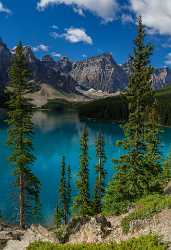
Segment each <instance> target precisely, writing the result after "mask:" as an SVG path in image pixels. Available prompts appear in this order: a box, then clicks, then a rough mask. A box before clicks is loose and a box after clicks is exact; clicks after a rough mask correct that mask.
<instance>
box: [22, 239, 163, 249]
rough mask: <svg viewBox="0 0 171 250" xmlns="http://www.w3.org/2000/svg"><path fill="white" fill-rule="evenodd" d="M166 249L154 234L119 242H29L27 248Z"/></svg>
mask: <svg viewBox="0 0 171 250" xmlns="http://www.w3.org/2000/svg"><path fill="white" fill-rule="evenodd" d="M83 249H84V250H167V249H168V246H167V245H166V244H164V243H161V241H160V240H159V238H158V237H157V236H154V235H148V236H141V237H140V238H138V239H131V240H128V241H125V242H121V243H120V244H117V243H112V244H75V245H69V244H66V245H60V244H58V245H57V244H52V243H49V242H36V243H33V244H31V245H30V246H29V247H28V248H27V250H83Z"/></svg>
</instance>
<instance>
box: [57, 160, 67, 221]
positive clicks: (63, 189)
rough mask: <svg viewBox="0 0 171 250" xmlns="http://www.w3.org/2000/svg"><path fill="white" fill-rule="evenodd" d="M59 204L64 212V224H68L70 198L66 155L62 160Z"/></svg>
mask: <svg viewBox="0 0 171 250" xmlns="http://www.w3.org/2000/svg"><path fill="white" fill-rule="evenodd" d="M59 204H60V209H61V212H62V213H61V214H62V220H63V222H64V224H67V211H68V200H67V180H66V164H65V157H64V156H63V157H62V161H61V176H60V183H59Z"/></svg>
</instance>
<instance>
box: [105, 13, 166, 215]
mask: <svg viewBox="0 0 171 250" xmlns="http://www.w3.org/2000/svg"><path fill="white" fill-rule="evenodd" d="M137 21H138V22H137V23H138V25H137V37H136V39H135V48H134V52H133V56H132V57H131V58H130V76H129V85H128V89H127V91H126V92H125V95H124V96H125V98H126V99H127V102H128V109H129V117H128V121H127V123H126V124H125V125H124V127H123V128H124V133H125V138H124V140H122V141H120V142H118V146H122V147H123V149H124V150H125V154H123V155H122V156H121V157H120V159H119V160H114V162H115V163H116V164H117V168H116V170H117V174H116V176H115V177H114V178H113V180H112V182H111V184H110V185H109V187H108V190H107V192H106V195H105V199H104V210H106V211H107V210H111V209H113V211H114V210H115V212H119V210H122V208H123V210H124V209H125V208H126V207H127V206H128V204H129V202H132V201H134V200H135V199H138V198H140V197H142V196H143V195H146V194H148V193H150V192H156V191H158V190H159V189H160V183H159V176H160V173H161V167H160V164H159V152H158V142H159V141H158V132H159V130H158V124H157V123H158V119H156V115H154V114H153V112H154V113H155V107H156V102H155V98H154V93H153V89H152V86H151V75H152V73H153V68H152V67H151V66H150V56H151V54H152V51H153V48H152V46H151V45H149V44H145V27H144V26H143V24H142V18H141V17H139V18H138V20H137ZM151 107H152V108H151ZM152 118H153V119H152ZM149 177H150V178H149Z"/></svg>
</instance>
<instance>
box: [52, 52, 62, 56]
mask: <svg viewBox="0 0 171 250" xmlns="http://www.w3.org/2000/svg"><path fill="white" fill-rule="evenodd" d="M51 55H52V56H54V57H61V56H62V55H61V54H60V53H58V52H52V53H51Z"/></svg>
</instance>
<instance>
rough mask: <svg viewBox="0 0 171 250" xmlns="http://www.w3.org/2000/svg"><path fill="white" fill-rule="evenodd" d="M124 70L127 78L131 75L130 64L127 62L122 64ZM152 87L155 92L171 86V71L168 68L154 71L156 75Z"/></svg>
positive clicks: (152, 78)
mask: <svg viewBox="0 0 171 250" xmlns="http://www.w3.org/2000/svg"><path fill="white" fill-rule="evenodd" d="M122 69H123V70H124V71H125V73H126V74H127V76H129V75H130V67H129V63H128V62H126V63H124V64H122ZM151 80H152V85H153V88H154V89H155V90H159V89H161V88H164V87H166V86H168V85H170V84H171V69H170V68H168V67H163V68H159V69H154V73H153V74H152V77H151Z"/></svg>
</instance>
